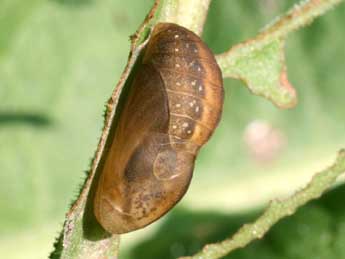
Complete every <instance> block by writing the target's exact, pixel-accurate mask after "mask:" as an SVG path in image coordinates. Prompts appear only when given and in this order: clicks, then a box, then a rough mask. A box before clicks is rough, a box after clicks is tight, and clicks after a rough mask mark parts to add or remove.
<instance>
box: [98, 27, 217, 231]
mask: <svg viewBox="0 0 345 259" xmlns="http://www.w3.org/2000/svg"><path fill="white" fill-rule="evenodd" d="M222 105H223V81H222V74H221V71H220V69H219V67H218V65H217V63H216V60H215V58H214V55H213V54H212V52H211V51H210V50H209V48H208V47H207V46H206V45H205V44H204V43H203V42H202V41H201V39H200V38H199V37H198V36H197V35H196V34H194V33H193V32H191V31H189V30H187V29H186V28H183V27H181V26H178V25H176V24H171V23H160V24H158V25H157V26H156V27H155V28H154V30H153V32H152V35H151V38H150V40H149V42H148V44H147V47H146V49H145V52H144V56H143V59H142V63H141V65H140V67H139V69H138V72H137V74H136V75H135V77H134V79H133V83H132V85H131V87H130V89H129V93H128V97H127V99H126V101H125V104H124V106H123V110H122V111H121V114H120V116H119V120H118V124H117V126H116V129H115V134H114V138H113V139H112V140H111V144H110V148H109V152H108V154H107V157H106V158H105V160H104V166H103V169H102V171H101V172H100V173H101V174H100V179H99V182H98V186H97V190H96V195H95V199H94V213H95V216H96V218H97V220H98V221H99V223H100V224H101V225H102V227H103V228H104V229H105V230H107V231H108V232H110V233H114V234H120V233H126V232H130V231H133V230H136V229H139V228H142V227H144V226H146V225H148V224H150V223H151V222H153V221H155V220H157V219H158V218H160V217H161V216H163V215H164V214H165V213H167V212H168V211H169V210H170V209H171V208H172V207H173V206H174V205H175V204H176V203H177V202H178V201H179V200H180V199H181V198H182V197H183V195H184V194H185V192H186V191H187V189H188V186H189V183H190V180H191V178H192V174H193V168H194V161H195V158H196V155H197V154H198V151H199V149H200V148H201V146H202V145H204V144H205V143H206V142H207V140H208V139H209V138H210V136H211V135H212V133H213V131H214V129H215V128H216V126H217V124H218V121H219V119H220V116H221V111H222Z"/></svg>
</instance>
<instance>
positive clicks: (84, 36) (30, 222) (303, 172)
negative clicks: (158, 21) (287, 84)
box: [0, 0, 345, 259]
mask: <svg viewBox="0 0 345 259" xmlns="http://www.w3.org/2000/svg"><path fill="white" fill-rule="evenodd" d="M152 2H153V1H152V0H151V1H142V0H126V1H121V0H103V1H96V0H25V1H20V0H0V182H1V188H0V258H7V259H12V258H13V259H14V258H27V259H31V258H35V259H36V258H47V255H48V254H49V252H50V251H51V250H52V244H53V241H54V238H55V237H56V236H57V235H58V232H59V231H60V229H61V226H62V223H63V219H64V214H65V213H66V211H67V208H68V206H69V204H70V202H71V200H72V199H74V198H75V197H76V195H77V191H78V189H79V188H78V187H79V185H80V184H81V183H82V182H83V179H84V177H85V174H84V173H83V171H85V170H87V169H88V165H89V162H90V159H91V158H92V156H93V153H94V151H95V149H96V146H97V143H98V138H99V136H100V134H101V129H102V123H103V117H102V114H103V111H104V105H105V102H106V100H107V99H108V98H109V97H110V95H111V92H112V90H113V88H114V86H115V84H116V82H117V80H118V79H119V76H120V74H121V72H122V70H123V68H124V66H125V64H126V61H127V56H128V51H129V35H131V34H133V33H134V32H135V30H136V29H137V27H138V26H139V24H140V23H141V22H142V20H143V18H144V16H145V14H146V13H147V11H148V10H149V9H150V7H151V5H152ZM296 2H297V1H292V0H286V1H283V0H281V1H275V0H258V1H254V0H247V1H240V0H232V1H230V0H214V1H213V3H212V6H211V9H210V12H209V16H208V20H207V24H206V27H205V31H204V35H203V38H204V40H205V41H206V42H207V43H208V45H209V46H210V47H211V49H212V50H213V51H214V52H215V53H221V52H223V51H225V50H227V49H228V48H229V46H232V45H234V44H236V43H239V42H241V41H243V40H245V39H248V38H249V37H252V36H254V35H255V34H256V33H257V31H258V30H259V29H261V28H262V27H263V26H264V25H265V24H267V23H268V22H269V21H271V20H272V19H273V18H274V17H275V16H277V15H278V14H280V13H282V12H284V11H286V10H287V9H288V8H289V7H291V6H292V5H293V4H295V3H296ZM344 17H345V5H340V6H339V7H338V8H336V9H335V10H333V11H331V12H329V13H327V14H326V16H324V17H321V18H319V19H318V20H316V21H315V22H314V23H313V24H312V25H311V26H309V27H307V28H305V29H303V30H301V31H299V32H297V33H294V34H292V35H290V37H289V39H288V41H287V63H288V73H289V78H290V81H291V82H292V83H293V85H294V86H295V87H296V88H297V91H298V97H299V104H298V106H297V107H296V108H294V109H291V110H279V109H277V108H276V107H274V106H273V105H272V104H271V103H269V102H268V101H266V100H264V99H262V98H260V97H256V96H252V95H251V94H250V93H249V91H248V90H247V89H246V88H245V87H243V84H242V83H241V82H238V81H235V80H225V92H226V98H225V105H224V113H223V118H222V121H221V123H220V126H219V128H218V129H217V131H216V133H215V135H214V137H213V138H212V140H211V141H210V142H209V143H208V144H207V145H206V146H205V148H204V149H203V150H202V152H201V154H200V156H199V157H198V160H197V164H196V168H195V171H194V173H195V174H194V179H193V182H192V185H191V187H190V189H189V191H188V193H187V195H186V196H185V198H184V199H183V201H182V202H181V203H180V204H179V205H178V206H177V207H176V208H175V209H174V210H173V211H172V213H170V214H168V216H166V217H165V218H164V219H162V220H160V221H159V222H158V223H155V224H152V225H151V226H149V227H147V228H145V229H143V230H140V231H136V232H134V233H130V234H128V235H125V236H124V238H123V240H122V248H123V249H122V250H121V258H126V259H138V258H140V259H151V258H154V259H161V258H162V259H165V258H175V257H176V256H179V255H182V254H190V253H192V252H195V251H197V250H198V249H199V248H200V247H201V246H202V244H204V243H206V242H215V241H218V240H222V239H223V238H225V237H227V236H229V234H230V233H232V232H234V231H235V230H236V229H237V228H238V227H239V226H240V225H241V224H242V223H244V222H247V221H248V220H252V219H254V218H255V216H256V215H257V214H258V213H259V211H260V208H262V206H263V205H264V204H266V203H267V201H268V200H270V199H272V198H273V197H284V196H286V195H287V194H289V193H291V192H293V191H294V190H296V188H299V187H300V186H303V185H304V184H305V183H306V182H307V181H308V180H309V179H310V176H311V175H312V174H313V173H315V172H316V171H318V170H321V169H323V168H324V167H325V166H327V165H328V164H330V163H331V161H332V160H333V159H334V156H335V153H336V151H337V150H338V149H339V148H341V147H345V120H344V118H345V117H344V116H345V87H344V82H345V48H344V44H345V31H344V28H343V24H344V19H345V18H344ZM257 120H260V121H262V123H261V124H260V125H261V126H262V125H264V126H265V127H267V128H269V129H271V131H270V132H271V133H272V132H273V133H272V134H271V135H269V136H268V137H267V136H266V137H267V138H268V139H267V138H266V139H265V140H266V142H269V141H268V140H272V141H273V142H274V143H276V142H277V143H278V144H277V145H276V146H274V145H273V146H268V147H266V149H265V148H264V149H263V150H259V151H257V152H259V154H257V153H256V154H257V155H256V156H253V152H255V150H254V151H253V148H254V149H255V145H254V146H253V143H252V142H251V143H249V144H248V143H247V142H248V141H247V142H246V141H245V140H244V139H247V140H248V134H249V139H252V138H253V136H252V135H253V134H254V137H255V134H257V130H258V128H255V127H254V131H253V127H251V130H250V131H249V133H248V130H246V129H248V125H252V126H253V121H257ZM255 125H256V124H255ZM245 132H247V133H245ZM275 133H277V134H275ZM246 143H247V144H246ZM267 150H268V151H267ZM272 150H273V151H275V153H277V155H275V156H272V157H270V155H269V152H270V151H271V152H272ZM267 152H268V153H267ZM267 154H268V155H267ZM267 156H268V157H269V159H267ZM265 157H266V158H265ZM344 194H345V190H344V188H343V187H341V186H340V187H338V188H337V189H335V190H333V191H332V192H330V193H329V194H328V195H327V196H325V197H324V198H323V199H321V200H320V201H317V202H314V203H312V204H310V205H308V206H306V207H305V208H303V209H302V210H300V211H299V212H298V213H297V214H296V215H294V216H293V217H291V218H289V219H287V220H284V221H282V222H281V223H279V224H278V225H277V226H276V227H274V229H273V230H272V231H271V232H270V234H269V235H268V236H267V237H265V238H264V240H262V241H260V242H255V243H254V244H253V245H251V246H250V247H249V248H248V249H245V250H243V251H242V250H240V251H238V252H236V253H234V254H233V255H232V256H230V257H229V258H253V255H254V254H255V258H265V259H267V258H291V259H296V258H345V248H344V244H345V242H344V241H345V224H344V222H345V208H342V206H339V205H343V200H342V199H341V198H343V197H344ZM343 210H344V211H343ZM342 219H343V220H342ZM302 244H303V245H302ZM342 253H343V254H342ZM341 255H343V257H342V256H341Z"/></svg>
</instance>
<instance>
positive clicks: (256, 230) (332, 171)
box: [181, 150, 345, 259]
mask: <svg viewBox="0 0 345 259" xmlns="http://www.w3.org/2000/svg"><path fill="white" fill-rule="evenodd" d="M344 171H345V150H341V151H340V152H339V153H338V157H337V159H336V161H335V163H334V164H333V165H332V166H331V167H329V168H328V169H326V170H324V171H322V172H320V173H318V174H316V175H315V176H314V177H313V179H312V180H311V182H310V183H309V184H308V186H307V187H305V188H304V189H302V190H301V191H299V192H297V193H296V194H294V195H293V196H291V197H290V198H287V199H285V200H282V201H273V202H272V203H271V204H270V205H269V207H268V208H267V209H266V211H265V212H264V213H263V214H262V215H261V216H260V217H259V218H258V219H257V220H256V221H255V222H254V223H251V224H246V225H244V226H243V227H242V228H241V229H240V230H239V231H238V232H236V233H235V234H234V235H233V237H232V238H230V239H226V240H224V241H222V242H220V243H215V244H210V245H207V246H205V247H204V249H203V250H202V251H201V252H199V253H197V254H196V255H194V256H191V257H183V258H181V259H206V258H207V259H217V258H221V257H223V256H225V255H227V254H228V253H230V252H231V251H233V250H235V249H238V248H241V247H244V246H246V245H247V244H249V243H250V242H252V241H253V240H255V239H260V238H262V237H263V235H264V234H265V233H266V232H267V231H268V230H269V229H270V228H271V227H272V226H273V225H274V224H275V223H277V222H278V221H279V220H280V219H282V218H284V217H286V216H289V215H292V214H293V213H294V212H295V211H296V210H297V209H298V208H299V207H301V206H303V205H304V204H306V203H307V202H309V201H311V200H313V199H316V198H318V197H320V196H321V195H322V193H323V192H325V191H326V190H327V189H328V188H329V187H330V186H332V184H333V183H334V182H335V181H336V179H337V178H338V176H340V175H341V174H342V173H343V172H344Z"/></svg>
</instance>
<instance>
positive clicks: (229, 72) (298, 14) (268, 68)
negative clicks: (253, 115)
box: [217, 0, 341, 108]
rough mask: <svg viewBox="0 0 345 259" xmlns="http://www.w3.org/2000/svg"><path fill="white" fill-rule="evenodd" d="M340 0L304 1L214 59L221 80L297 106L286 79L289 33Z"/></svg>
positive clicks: (285, 105) (283, 105)
mask: <svg viewBox="0 0 345 259" xmlns="http://www.w3.org/2000/svg"><path fill="white" fill-rule="evenodd" d="M340 2H341V0H325V1H320V0H307V1H304V2H302V3H301V4H298V5H296V6H294V7H293V8H292V9H291V10H290V11H289V12H287V14H286V15H285V16H283V17H281V18H279V19H277V20H276V21H275V22H274V23H272V25H270V26H268V27H267V28H265V29H264V30H263V31H262V32H261V33H260V34H259V35H258V36H257V37H255V38H253V39H250V40H248V41H246V42H244V43H241V44H238V45H236V46H234V47H232V48H231V49H230V50H229V51H228V52H225V53H223V54H220V55H218V56H217V61H218V63H219V65H220V67H221V69H222V71H223V76H224V77H231V78H236V79H241V80H243V81H244V82H245V84H246V86H247V87H248V88H249V90H250V91H251V92H252V93H253V94H256V95H259V96H262V97H264V98H266V99H268V100H270V101H272V102H273V103H274V104H275V105H276V106H278V107H280V108H292V107H294V106H295V105H296V103H297V97H296V91H295V89H294V88H293V87H292V85H291V84H290V83H289V81H288V79H287V69H286V64H285V57H284V45H285V40H286V36H287V35H288V33H290V32H292V31H294V30H297V29H298V28H300V27H301V26H305V25H307V24H309V23H310V22H311V21H312V20H313V19H315V18H316V17H318V16H320V15H322V14H323V13H325V12H326V11H327V10H329V9H330V8H332V7H333V6H334V5H336V4H338V3H340Z"/></svg>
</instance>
